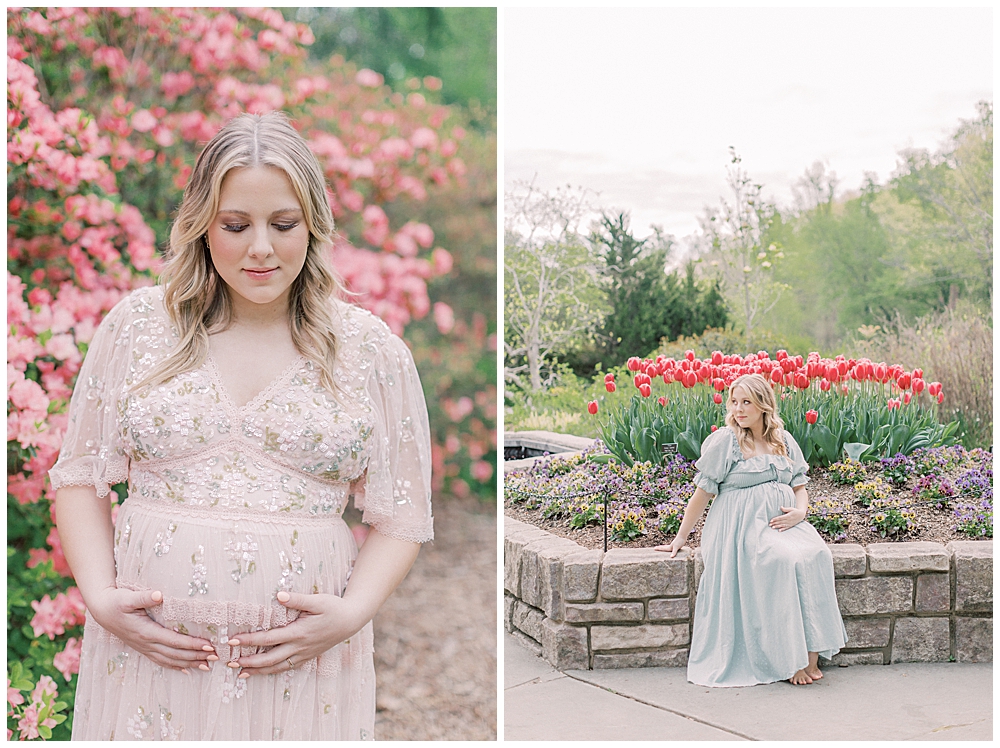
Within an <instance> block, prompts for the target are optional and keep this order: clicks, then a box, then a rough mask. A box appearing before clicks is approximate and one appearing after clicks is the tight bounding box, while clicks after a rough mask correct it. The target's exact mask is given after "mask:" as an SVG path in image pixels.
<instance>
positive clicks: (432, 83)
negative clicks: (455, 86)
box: [424, 75, 443, 91]
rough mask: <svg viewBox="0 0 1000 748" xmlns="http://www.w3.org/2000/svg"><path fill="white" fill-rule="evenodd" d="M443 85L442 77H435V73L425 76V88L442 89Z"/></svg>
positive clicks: (431, 89)
mask: <svg viewBox="0 0 1000 748" xmlns="http://www.w3.org/2000/svg"><path fill="white" fill-rule="evenodd" d="M442 85H443V84H442V83H441V79H440V78H435V77H434V76H433V75H427V76H424V88H426V89H427V90H428V91H440V90H441V86H442Z"/></svg>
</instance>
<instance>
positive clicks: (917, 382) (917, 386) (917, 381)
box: [913, 377, 927, 395]
mask: <svg viewBox="0 0 1000 748" xmlns="http://www.w3.org/2000/svg"><path fill="white" fill-rule="evenodd" d="M926 386H927V383H926V382H925V381H924V380H923V379H921V378H920V377H916V378H914V380H913V391H914V392H916V393H917V394H918V395H919V394H920V393H921V392H923V391H924V387H926Z"/></svg>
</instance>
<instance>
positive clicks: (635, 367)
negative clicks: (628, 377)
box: [625, 356, 639, 371]
mask: <svg viewBox="0 0 1000 748" xmlns="http://www.w3.org/2000/svg"><path fill="white" fill-rule="evenodd" d="M625 368H626V369H628V370H629V371H639V359H638V358H636V357H635V356H632V358H630V359H629V360H628V361H626V362H625Z"/></svg>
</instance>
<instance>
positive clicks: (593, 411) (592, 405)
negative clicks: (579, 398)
mask: <svg viewBox="0 0 1000 748" xmlns="http://www.w3.org/2000/svg"><path fill="white" fill-rule="evenodd" d="M587 412H588V413H590V415H592V416H596V415H597V401H596V400H591V401H590V402H589V403H587Z"/></svg>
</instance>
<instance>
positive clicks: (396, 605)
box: [375, 497, 497, 740]
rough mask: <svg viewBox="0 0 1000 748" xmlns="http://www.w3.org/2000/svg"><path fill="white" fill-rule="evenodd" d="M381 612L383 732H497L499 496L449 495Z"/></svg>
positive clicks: (467, 736)
mask: <svg viewBox="0 0 1000 748" xmlns="http://www.w3.org/2000/svg"><path fill="white" fill-rule="evenodd" d="M434 531H435V540H434V542H433V543H428V544H427V545H425V546H424V548H423V549H422V550H421V552H420V556H419V557H418V558H417V562H416V564H414V566H413V569H412V570H411V571H410V573H409V575H408V576H407V577H406V579H405V580H404V581H403V583H402V584H401V585H400V586H399V588H398V589H397V590H396V591H395V592H394V593H393V595H392V596H391V597H390V598H389V600H388V601H387V602H386V604H385V605H384V606H383V607H382V610H380V611H379V614H378V615H377V616H376V617H375V675H376V682H377V686H376V709H377V712H376V715H375V737H376V739H378V740H496V737H497V639H496V632H497V602H496V595H497V592H496V588H497V586H496V578H497V566H496V559H497V550H496V549H497V511H496V504H494V503H492V502H490V503H480V502H478V501H477V500H475V499H468V500H461V499H457V498H452V497H449V498H447V499H444V500H440V501H437V503H436V504H435V507H434Z"/></svg>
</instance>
